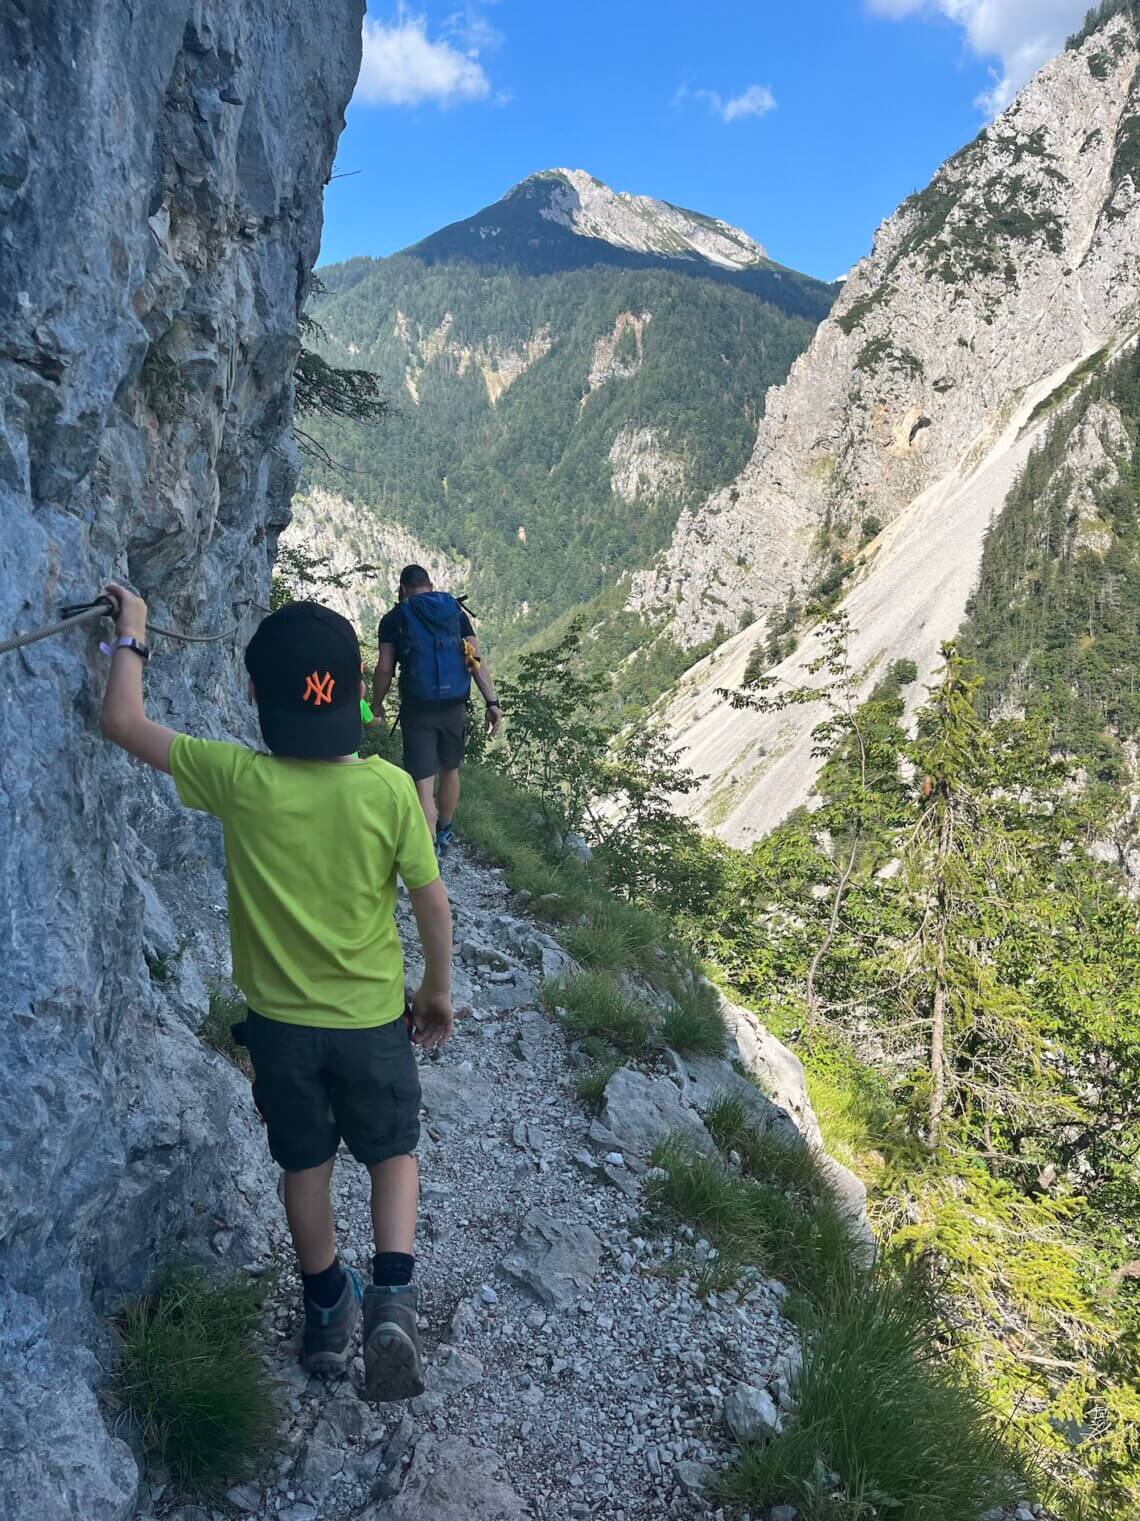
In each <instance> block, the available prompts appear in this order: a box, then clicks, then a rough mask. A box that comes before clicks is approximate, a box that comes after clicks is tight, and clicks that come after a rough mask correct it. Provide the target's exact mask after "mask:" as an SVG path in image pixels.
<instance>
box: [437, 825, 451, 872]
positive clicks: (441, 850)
mask: <svg viewBox="0 0 1140 1521" xmlns="http://www.w3.org/2000/svg"><path fill="white" fill-rule="evenodd" d="M454 843H455V825H454V824H444V825H443V826H442V827H441V828H439V829H438V830H437V831H436V836H435V853H436V855H437V856H438V857H439V860H440V862H441V863H442V861H443V858H444V856H446V854H447V852H448V851H449V850H450V849H451V847H452V845H454Z"/></svg>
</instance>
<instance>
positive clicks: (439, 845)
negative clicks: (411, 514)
mask: <svg viewBox="0 0 1140 1521" xmlns="http://www.w3.org/2000/svg"><path fill="white" fill-rule="evenodd" d="M379 644H380V657H379V659H378V660H377V662H376V675H375V677H374V678H373V683H372V706H373V707H374V708H375V709H376V711H377V713H379V711H380V709H381V708H382V707H383V705H384V699H385V698H386V697H387V695H388V690H389V688H390V687H391V685H392V677H393V676H394V675H395V672H396V667H397V665H399V667H400V732H401V734H402V736H403V741H404V770H405V771H406V772H407V773H408V775H409V776H410V777H411V778H412V780H413V781H414V782H415V784H416V791H417V792H418V793H419V797H420V802H421V804H422V805H423V810H424V817H425V818H426V819H427V822H428V828H429V829H430V831H431V833H432V837H433V838H434V840H435V847H436V854H437V855H438V856H439V858H440V859H441V860H442V859H443V857H444V856H445V855H446V853H447V850H448V848H449V847H450V845H451V840H452V829H453V824H454V820H455V810H456V808H457V807H458V804H459V768H460V766H461V765H462V764H463V752H464V749H465V747H466V735H467V699H468V696H469V694H470V690H471V682H472V679H473V680H474V682H475V685H476V686H477V687H478V688H479V691H480V692H481V693H482V696H483V701H484V703H485V704H486V715H485V719H484V723H485V726H486V731H487V734H488V735H492V736H493V735H495V734H497V733H498V730H499V723H500V721H501V720H502V716H503V710H502V708H501V707H500V706H499V699H498V698H497V697H496V696H495V688H494V684H493V683H492V681H491V673H490V672H489V671H488V669H487V666H486V663H485V662H484V661H483V659H482V657H481V656H480V654H479V644H478V641H477V640H476V638H475V630H474V628H473V627H472V624H471V619H470V618H469V617H468V616H467V614H466V612H465V611H464V610H463V608H462V607H461V606H460V605H459V603H458V602H457V601H456V599H455V598H454V597H452V596H449V595H448V593H447V592H438V591H436V589H435V587H434V586H432V584H431V577H430V576H429V575H428V573H427V571H426V570H425V569H424V568H423V566H422V565H405V566H404V568H403V570H402V571H401V572H400V590H399V601H398V603H397V605H396V606H395V607H394V608H392V610H391V612H388V613H385V614H384V616H383V618H382V619H381V620H380V635H379ZM437 781H438V786H439V794H438V798H437V796H436V784H437Z"/></svg>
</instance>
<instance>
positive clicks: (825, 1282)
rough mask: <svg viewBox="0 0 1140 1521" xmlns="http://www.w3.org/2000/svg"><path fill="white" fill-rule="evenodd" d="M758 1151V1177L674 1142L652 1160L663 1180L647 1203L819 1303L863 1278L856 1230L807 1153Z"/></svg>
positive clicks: (655, 1179)
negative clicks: (832, 1290)
mask: <svg viewBox="0 0 1140 1521" xmlns="http://www.w3.org/2000/svg"><path fill="white" fill-rule="evenodd" d="M753 1144H754V1145H755V1148H756V1149H755V1156H754V1159H755V1161H756V1162H757V1164H758V1172H757V1174H756V1175H751V1169H750V1168H749V1167H748V1166H747V1165H745V1167H744V1168H743V1169H742V1171H741V1172H736V1171H734V1170H733V1169H732V1168H730V1167H729V1166H728V1165H727V1163H726V1162H725V1160H724V1159H723V1158H722V1157H720V1156H706V1155H704V1154H703V1153H701V1152H698V1151H695V1150H693V1149H692V1147H691V1146H690V1145H689V1144H688V1142H687V1141H686V1140H684V1139H683V1138H681V1137H675V1136H671V1137H667V1138H666V1139H665V1140H664V1141H663V1142H661V1143H660V1145H658V1146H657V1147H656V1149H655V1151H654V1153H653V1163H654V1166H655V1167H657V1168H660V1169H661V1172H660V1173H659V1174H656V1175H654V1176H652V1177H651V1178H650V1180H649V1182H648V1183H647V1185H646V1197H647V1199H648V1201H649V1202H650V1203H651V1204H656V1205H658V1206H660V1207H664V1208H665V1209H667V1210H669V1211H670V1212H672V1213H673V1214H675V1215H678V1216H680V1217H681V1218H682V1219H683V1220H687V1221H689V1222H690V1223H691V1224H692V1225H694V1226H696V1227H697V1229H699V1230H700V1231H701V1233H702V1234H703V1235H704V1236H706V1237H707V1238H708V1239H709V1241H711V1242H712V1244H713V1245H714V1246H716V1247H717V1248H718V1249H719V1250H720V1251H722V1252H723V1253H724V1254H725V1255H726V1256H728V1257H730V1258H735V1259H737V1260H738V1261H740V1262H750V1263H755V1264H756V1265H757V1266H758V1267H761V1268H763V1270H764V1271H765V1272H766V1273H770V1274H771V1275H772V1276H773V1277H776V1278H779V1279H781V1280H782V1281H783V1282H784V1283H786V1284H787V1285H788V1287H789V1288H791V1289H793V1290H794V1291H795V1292H796V1293H797V1294H799V1295H802V1296H804V1297H805V1298H806V1299H808V1300H809V1301H812V1302H814V1301H815V1300H816V1299H817V1298H818V1297H819V1296H820V1295H821V1294H822V1293H824V1292H826V1291H827V1290H828V1287H829V1286H830V1285H832V1284H833V1283H836V1282H846V1281H847V1280H849V1279H850V1277H851V1275H852V1273H854V1272H855V1271H856V1270H857V1260H858V1259H857V1253H856V1244H857V1243H856V1237H855V1233H854V1230H853V1228H852V1226H851V1224H850V1222H849V1221H848V1219H847V1218H846V1217H845V1216H844V1215H843V1213H842V1211H841V1210H840V1209H839V1206H838V1204H837V1202H836V1200H835V1198H834V1196H833V1194H832V1192H831V1190H830V1188H829V1187H828V1186H827V1184H826V1181H825V1180H824V1179H823V1177H822V1174H821V1173H820V1172H819V1168H818V1164H817V1163H816V1162H815V1160H814V1158H813V1157H812V1154H811V1152H810V1151H809V1150H808V1148H807V1147H796V1146H794V1145H790V1144H787V1143H784V1142H782V1141H780V1140H779V1139H778V1138H776V1137H774V1136H766V1137H759V1136H757V1137H756V1138H755V1140H754V1143H753ZM733 1149H734V1150H735V1149H738V1148H736V1147H734V1148H733ZM801 1152H802V1153H803V1154H804V1155H802V1156H801V1155H800V1153H801ZM805 1158H806V1160H805Z"/></svg>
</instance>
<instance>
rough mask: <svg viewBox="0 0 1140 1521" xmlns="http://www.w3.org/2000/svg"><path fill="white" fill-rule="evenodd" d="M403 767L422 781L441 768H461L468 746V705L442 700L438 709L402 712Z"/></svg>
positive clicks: (414, 777)
mask: <svg viewBox="0 0 1140 1521" xmlns="http://www.w3.org/2000/svg"><path fill="white" fill-rule="evenodd" d="M400 733H401V734H402V735H403V739H404V770H405V771H406V772H407V773H408V775H409V776H410V777H411V778H412V780H413V781H416V782H422V781H424V780H426V778H427V777H429V776H435V775H436V773H437V772H440V771H458V770H459V768H460V766H461V765H462V764H463V752H464V750H465V749H466V747H467V704H466V703H465V702H448V703H440V704H439V706H438V707H435V708H424V709H415V708H411V709H409V710H407V711H405V710H403V709H402V710H401V712H400Z"/></svg>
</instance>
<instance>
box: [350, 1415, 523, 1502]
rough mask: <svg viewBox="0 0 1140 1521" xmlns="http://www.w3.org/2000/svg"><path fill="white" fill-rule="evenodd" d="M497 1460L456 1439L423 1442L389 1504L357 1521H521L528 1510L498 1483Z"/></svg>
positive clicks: (503, 1485) (480, 1449)
mask: <svg viewBox="0 0 1140 1521" xmlns="http://www.w3.org/2000/svg"><path fill="white" fill-rule="evenodd" d="M500 1467H501V1463H500V1460H499V1459H498V1458H497V1457H496V1456H495V1454H494V1453H492V1452H489V1451H488V1450H487V1448H485V1447H476V1446H475V1445H474V1444H473V1443H471V1442H468V1441H465V1440H463V1439H462V1438H459V1437H452V1438H436V1437H431V1436H424V1437H421V1438H420V1440H419V1441H418V1442H417V1443H416V1450H415V1454H414V1456H413V1458H412V1463H411V1467H410V1468H409V1469H408V1476H407V1479H406V1481H405V1483H404V1486H403V1488H402V1489H401V1490H400V1493H399V1494H398V1495H397V1496H396V1498H395V1500H393V1501H392V1502H391V1504H388V1503H384V1504H382V1505H379V1506H376V1507H374V1508H372V1509H370V1510H369V1511H367V1512H366V1513H365V1515H363V1516H362V1517H361V1518H360V1521H525V1518H526V1515H527V1508H526V1506H525V1505H524V1504H523V1502H522V1501H521V1500H520V1499H519V1497H518V1495H516V1494H515V1492H514V1490H513V1489H511V1488H510V1487H509V1485H507V1484H506V1483H504V1482H503V1480H502V1479H501V1478H500V1477H499V1470H500Z"/></svg>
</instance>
